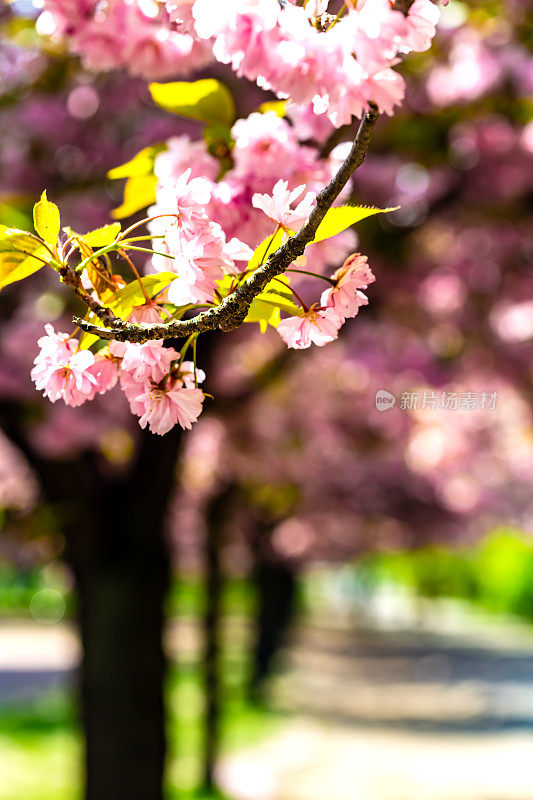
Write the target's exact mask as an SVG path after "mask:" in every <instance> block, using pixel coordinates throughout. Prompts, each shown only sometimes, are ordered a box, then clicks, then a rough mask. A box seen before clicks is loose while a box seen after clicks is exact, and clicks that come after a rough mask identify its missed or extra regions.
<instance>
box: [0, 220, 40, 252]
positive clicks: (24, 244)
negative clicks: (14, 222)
mask: <svg viewBox="0 0 533 800" xmlns="http://www.w3.org/2000/svg"><path fill="white" fill-rule="evenodd" d="M40 249H44V248H43V246H42V244H41V242H40V241H39V240H38V239H37V237H34V236H32V235H31V234H30V233H28V232H27V231H22V230H20V228H8V227H7V225H0V253H15V252H19V253H22V254H23V255H31V254H32V253H34V252H36V251H37V250H40Z"/></svg>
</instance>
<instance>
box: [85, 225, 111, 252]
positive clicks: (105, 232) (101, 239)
mask: <svg viewBox="0 0 533 800" xmlns="http://www.w3.org/2000/svg"><path fill="white" fill-rule="evenodd" d="M119 233H120V222H112V223H111V225H104V226H103V227H102V228H96V230H94V231H89V232H88V233H84V234H83V236H80V239H81V240H82V241H83V242H85V244H88V245H89V247H106V245H108V244H111V243H112V242H114V241H115V239H116V238H117V236H118V234H119Z"/></svg>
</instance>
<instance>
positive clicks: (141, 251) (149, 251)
mask: <svg viewBox="0 0 533 800" xmlns="http://www.w3.org/2000/svg"><path fill="white" fill-rule="evenodd" d="M128 250H137V251H138V252H139V253H151V254H152V255H154V256H164V257H165V258H176V256H171V255H169V253H160V252H159V251H158V250H150V249H149V248H148V247H136V246H134V245H131V247H130V246H128Z"/></svg>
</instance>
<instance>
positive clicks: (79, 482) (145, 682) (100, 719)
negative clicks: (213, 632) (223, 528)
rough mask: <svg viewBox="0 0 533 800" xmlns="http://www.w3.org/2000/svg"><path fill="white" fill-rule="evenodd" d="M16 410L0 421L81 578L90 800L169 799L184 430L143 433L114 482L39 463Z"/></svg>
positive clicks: (82, 464)
mask: <svg viewBox="0 0 533 800" xmlns="http://www.w3.org/2000/svg"><path fill="white" fill-rule="evenodd" d="M19 412H20V409H19V408H17V407H15V406H7V405H4V406H2V407H0V423H1V424H2V427H3V429H4V431H5V432H6V434H7V435H8V436H9V437H10V438H11V440H12V441H13V442H14V444H16V445H17V446H18V447H19V448H20V449H21V450H22V451H23V452H24V453H25V454H26V455H27V457H28V459H29V461H30V463H31V465H32V466H33V467H34V469H35V470H36V471H37V473H38V475H39V478H40V480H41V483H42V486H43V490H44V493H45V496H46V499H47V501H48V502H49V503H51V504H52V505H53V506H54V507H55V509H56V513H57V516H58V519H59V521H60V522H61V523H62V530H63V532H64V535H65V538H66V543H67V544H66V549H65V559H66V561H67V563H68V564H69V565H70V567H71V568H72V570H73V573H74V576H75V579H76V589H77V594H78V619H79V624H80V632H81V638H82V644H83V660H82V665H81V670H80V689H81V712H82V713H81V717H82V719H81V721H82V727H83V734H84V739H85V755H86V758H85V761H86V790H85V797H86V800H162V797H163V776H164V763H165V749H166V748H165V713H164V702H163V686H164V678H165V671H166V660H165V655H164V651H163V644H162V633H163V622H164V601H165V595H166V592H167V589H168V584H169V570H170V554H169V549H168V544H167V541H166V537H165V534H164V522H165V515H166V510H167V507H168V501H169V498H170V494H171V491H172V488H173V486H174V483H175V467H176V460H177V455H178V449H179V442H180V432H179V430H176V429H174V430H173V431H172V432H171V433H169V434H167V435H166V436H164V437H158V436H154V435H152V434H150V433H146V432H144V433H142V434H141V437H140V443H139V447H138V450H137V455H136V458H135V460H134V463H133V464H132V466H131V468H130V469H129V471H128V473H127V475H126V476H124V477H122V478H120V479H117V478H116V477H113V476H111V475H110V474H108V473H107V472H106V471H105V470H104V469H102V465H101V464H100V463H99V460H98V458H97V457H96V456H95V455H94V454H92V453H86V454H83V455H81V456H80V457H79V458H76V459H73V460H72V461H55V460H50V461H48V460H44V459H41V458H40V457H39V456H38V455H36V454H35V453H34V452H33V451H32V449H31V448H30V446H29V445H28V442H27V440H26V438H25V436H24V433H23V429H22V427H21V426H20V425H19ZM81 424H83V423H81Z"/></svg>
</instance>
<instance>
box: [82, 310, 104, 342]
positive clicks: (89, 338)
mask: <svg viewBox="0 0 533 800" xmlns="http://www.w3.org/2000/svg"><path fill="white" fill-rule="evenodd" d="M83 319H85V320H87V321H88V322H92V324H93V325H98V326H99V327H103V325H102V320H101V319H100V318H99V317H97V316H96V314H93V312H92V311H88V312H87V314H86V315H85V316H84V318H83ZM98 338H99V337H98V336H97V335H96V334H95V333H86V332H85V331H82V332H81V333H80V336H79V339H78V341H79V345H78V347H79V349H80V350H88V349H89V347H92V345H93V344H94V343H95V342H97V341H98Z"/></svg>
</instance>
